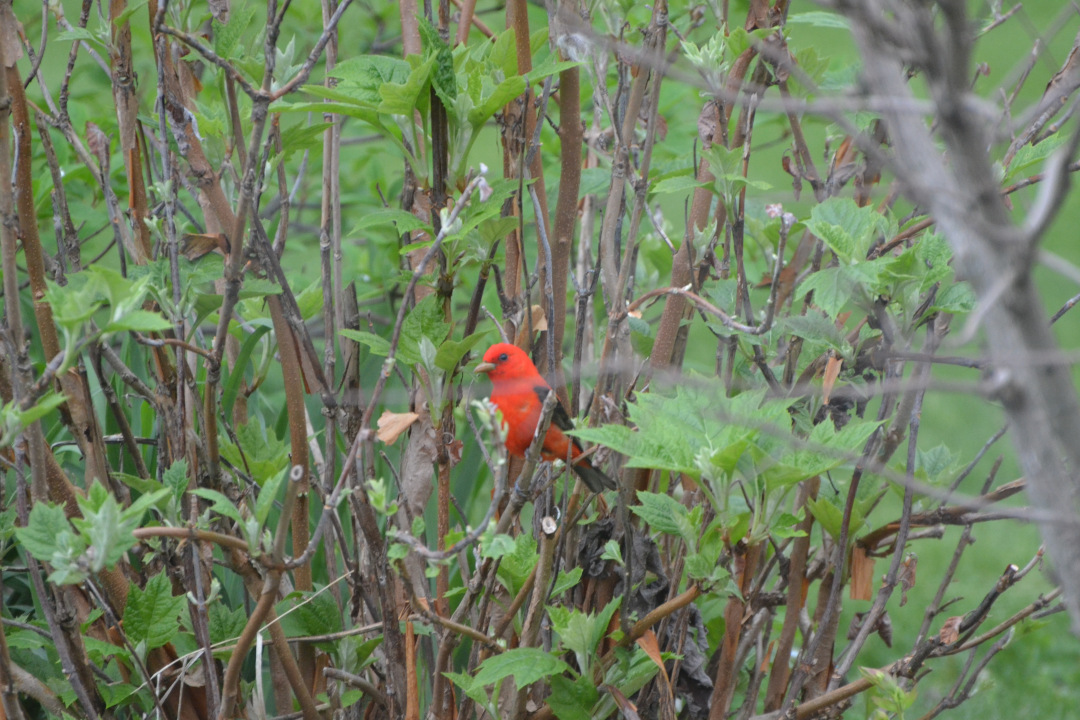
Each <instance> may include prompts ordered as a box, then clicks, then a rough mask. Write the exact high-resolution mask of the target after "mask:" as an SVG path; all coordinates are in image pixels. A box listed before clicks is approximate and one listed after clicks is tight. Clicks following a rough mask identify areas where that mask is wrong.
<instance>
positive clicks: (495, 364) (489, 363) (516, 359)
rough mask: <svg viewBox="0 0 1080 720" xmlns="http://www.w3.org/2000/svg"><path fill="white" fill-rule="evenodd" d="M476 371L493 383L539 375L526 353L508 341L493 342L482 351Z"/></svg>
mask: <svg viewBox="0 0 1080 720" xmlns="http://www.w3.org/2000/svg"><path fill="white" fill-rule="evenodd" d="M476 372H482V373H486V374H487V376H488V377H489V378H491V381H492V382H493V383H497V382H499V381H500V380H507V379H519V378H531V377H532V376H535V375H539V372H537V370H536V366H535V365H533V361H532V360H530V359H529V355H528V353H526V352H525V351H524V350H522V349H521V348H519V347H517V346H516V345H511V344H510V343H495V344H494V345H492V346H491V347H489V348H488V349H487V352H486V353H484V361H483V362H482V363H480V364H479V365H477V366H476Z"/></svg>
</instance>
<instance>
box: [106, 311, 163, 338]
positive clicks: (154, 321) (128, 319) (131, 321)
mask: <svg viewBox="0 0 1080 720" xmlns="http://www.w3.org/2000/svg"><path fill="white" fill-rule="evenodd" d="M170 328H172V323H171V322H169V321H168V320H167V319H165V318H164V317H162V316H161V314H160V313H156V312H150V311H149V310H131V311H130V312H126V313H124V314H123V315H121V316H120V317H118V318H116V319H115V320H113V321H112V322H110V323H109V324H108V325H106V326H105V328H104V331H105V332H107V333H114V332H123V331H125V330H130V331H134V332H154V331H156V330H168V329H170Z"/></svg>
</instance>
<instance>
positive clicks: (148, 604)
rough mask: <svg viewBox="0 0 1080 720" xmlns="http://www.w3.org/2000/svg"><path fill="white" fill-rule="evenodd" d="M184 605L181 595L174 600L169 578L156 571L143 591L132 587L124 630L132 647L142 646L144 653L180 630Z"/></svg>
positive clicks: (125, 612) (133, 585)
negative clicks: (144, 647)
mask: <svg viewBox="0 0 1080 720" xmlns="http://www.w3.org/2000/svg"><path fill="white" fill-rule="evenodd" d="M186 606H187V600H186V599H185V598H184V596H183V595H178V596H176V597H173V594H172V584H171V583H170V582H169V578H168V575H167V574H166V573H165V572H159V573H158V574H157V575H154V576H153V577H152V578H150V579H149V580H147V582H146V588H145V589H140V588H139V586H137V585H135V584H132V585H131V590H130V592H129V593H128V604H127V607H126V608H125V610H124V630H125V631H126V632H127V635H128V637H129V638H130V639H131V643H132V644H133V645H138V644H139V643H145V644H146V649H147V650H153V649H154V648H157V647H161V646H162V645H164V644H165V643H167V642H169V641H170V640H172V638H173V636H174V635H176V633H177V632H178V631H179V629H180V621H179V616H180V613H181V612H183V611H184V609H185V608H186Z"/></svg>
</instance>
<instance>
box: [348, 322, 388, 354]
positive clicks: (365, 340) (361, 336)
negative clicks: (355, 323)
mask: <svg viewBox="0 0 1080 720" xmlns="http://www.w3.org/2000/svg"><path fill="white" fill-rule="evenodd" d="M338 334H340V335H341V336H342V337H344V338H348V339H349V340H352V341H353V342H358V343H360V344H362V345H367V346H368V348H369V349H370V350H371V352H372V353H373V354H375V355H381V356H382V357H386V356H388V355H389V354H390V341H389V340H387V339H386V338H384V337H382V336H380V335H376V334H375V333H370V332H367V331H365V330H349V329H345V330H339V331H338Z"/></svg>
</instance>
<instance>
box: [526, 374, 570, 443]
mask: <svg viewBox="0 0 1080 720" xmlns="http://www.w3.org/2000/svg"><path fill="white" fill-rule="evenodd" d="M533 392H535V393H536V396H537V397H538V398H540V402H544V401H545V400H547V396H548V393H549V392H551V388H549V387H547V386H546V385H535V386H533ZM551 424H552V425H554V426H555V427H557V428H559V429H560V430H573V429H574V421H573V420H571V419H570V414H569V413H568V412H566V408H564V407H563V406H562V403H561V402H559V401H558V400H556V401H555V410H554V411H552V413H551ZM574 444H575V445H578V441H577V440H574ZM578 447H581V446H580V445H578Z"/></svg>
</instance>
